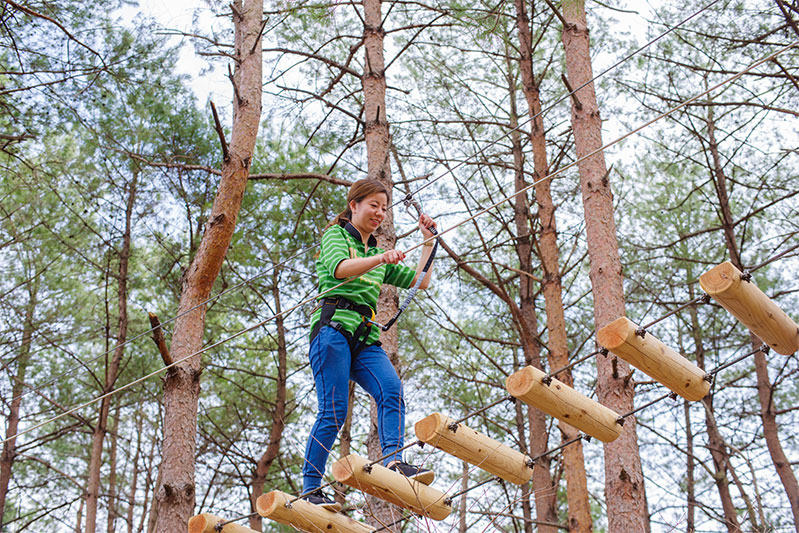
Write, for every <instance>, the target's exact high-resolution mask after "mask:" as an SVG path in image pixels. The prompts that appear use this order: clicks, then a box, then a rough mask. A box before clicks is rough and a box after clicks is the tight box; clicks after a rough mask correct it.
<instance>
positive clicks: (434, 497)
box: [332, 454, 452, 520]
mask: <svg viewBox="0 0 799 533" xmlns="http://www.w3.org/2000/svg"><path fill="white" fill-rule="evenodd" d="M367 465H369V461H368V460H366V459H364V458H363V457H360V456H358V455H356V454H350V455H348V456H346V457H342V458H341V459H339V460H338V461H336V462H335V463H333V468H332V471H333V477H334V478H336V481H338V482H339V483H344V484H345V485H349V486H350V487H353V488H355V489H357V490H360V491H361V492H365V493H367V494H371V495H372V496H375V497H377V498H380V499H381V500H385V501H387V502H389V503H393V504H394V505H398V506H400V507H404V508H406V509H410V510H411V511H413V512H415V513H416V514H419V515H422V516H427V517H430V518H432V519H433V520H444V519H445V518H446V517H448V516H449V514H450V513H451V512H452V507H451V506H449V505H447V504H446V503H445V500H446V495H445V494H444V493H443V492H441V491H439V490H436V489H434V488H432V487H428V486H427V485H424V484H422V483H419V482H418V481H413V480H411V479H409V478H407V477H405V476H403V475H402V474H399V473H397V472H394V471H393V470H389V469H388V468H386V467H384V466H382V465H379V464H375V465H371V466H367Z"/></svg>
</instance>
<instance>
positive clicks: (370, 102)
mask: <svg viewBox="0 0 799 533" xmlns="http://www.w3.org/2000/svg"><path fill="white" fill-rule="evenodd" d="M381 4H382V2H381V0H364V2H363V21H364V27H363V44H364V53H365V57H364V63H365V66H364V73H363V76H362V78H361V85H362V87H363V117H364V137H365V140H366V160H367V168H368V170H367V173H368V177H369V178H371V179H376V180H379V181H380V182H381V183H383V184H384V185H385V186H386V188H387V189H388V191H389V195H388V203H389V205H391V203H392V194H391V190H392V180H391V165H390V164H389V147H390V136H389V130H388V120H387V118H386V73H385V60H384V56H383V38H384V36H385V31H384V30H383V26H382V7H381ZM375 237H376V238H377V244H378V246H380V247H381V248H384V249H386V250H389V249H392V248H394V247H395V245H396V241H397V235H396V232H395V230H394V214H393V211H392V210H391V209H389V210H388V212H387V213H386V217H385V219H384V221H383V224H381V226H380V228H379V229H378V230H377V232H376V233H375ZM397 306H398V301H397V290H396V288H395V287H391V286H387V287H384V288H383V290H382V291H381V293H380V298H379V299H378V305H377V319H378V322H380V323H385V322H387V321H388V320H389V319H390V318H391V317H392V316H394V313H396V311H397ZM380 341H381V342H382V343H383V349H384V350H385V351H386V354H388V357H389V359H390V360H391V363H392V364H393V365H394V368H396V370H397V373H398V374H400V375H401V373H400V364H399V351H398V341H397V328H396V327H394V328H392V329H390V330H388V331H385V332H383V333H382V334H381V335H380ZM369 416H370V419H371V423H370V425H369V428H370V429H369V436H368V437H367V440H366V447H367V451H368V454H369V458H370V459H372V460H375V459H377V458H379V457H380V456H381V455H382V451H381V447H380V439H379V436H378V431H377V409H376V405H375V402H374V400H370V409H369ZM403 430H404V428H402V429H401V431H403ZM366 501H367V506H368V509H369V512H370V513H371V515H372V517H370V518H369V520H367V522H368V523H369V524H371V525H373V526H377V527H382V525H385V524H389V523H391V522H393V521H394V520H396V519H397V518H398V515H396V513H395V512H394V510H393V506H391V505H390V504H388V503H385V502H384V501H382V500H379V499H377V498H374V497H372V496H366ZM397 530H398V528H393V527H392V528H388V529H386V531H397Z"/></svg>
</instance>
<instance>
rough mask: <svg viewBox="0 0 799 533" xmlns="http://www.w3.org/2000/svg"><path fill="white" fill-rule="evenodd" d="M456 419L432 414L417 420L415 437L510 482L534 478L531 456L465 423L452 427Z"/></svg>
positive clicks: (519, 482)
mask: <svg viewBox="0 0 799 533" xmlns="http://www.w3.org/2000/svg"><path fill="white" fill-rule="evenodd" d="M454 422H455V421H454V420H452V419H451V418H448V417H447V416H446V415H443V414H441V413H433V414H432V415H430V416H428V417H426V418H423V419H421V420H419V421H418V422H417V423H416V425H415V426H414V430H415V431H416V437H417V438H418V439H419V440H421V441H422V442H425V443H427V444H429V445H431V446H433V447H435V448H438V449H439V450H442V451H444V452H446V453H448V454H450V455H454V456H455V457H457V458H458V459H461V460H463V461H466V462H467V463H469V464H472V465H474V466H476V467H478V468H480V469H482V470H485V471H486V472H489V473H491V474H494V475H495V476H499V477H501V478H502V479H504V480H506V481H509V482H511V483H515V484H517V485H522V484H524V483H527V482H528V481H530V479H531V478H532V477H533V469H532V468H530V467H528V466H527V461H529V457H527V456H526V455H524V454H523V453H521V452H519V451H517V450H514V449H513V448H511V447H510V446H507V445H505V444H502V443H501V442H498V441H496V440H494V439H492V438H491V437H489V436H487V435H484V434H483V433H480V432H479V431H476V430H474V429H472V428H469V427H467V426H465V425H463V424H457V426H453V424H454ZM451 427H455V429H451Z"/></svg>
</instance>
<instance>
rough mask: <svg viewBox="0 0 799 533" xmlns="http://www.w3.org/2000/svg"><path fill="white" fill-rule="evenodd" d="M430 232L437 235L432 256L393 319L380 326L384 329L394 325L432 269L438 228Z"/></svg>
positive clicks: (436, 248) (431, 229) (436, 246)
mask: <svg viewBox="0 0 799 533" xmlns="http://www.w3.org/2000/svg"><path fill="white" fill-rule="evenodd" d="M429 229H430V232H431V233H432V234H433V235H434V236H436V240H435V241H433V249H432V250H430V257H428V258H427V262H426V263H425V264H424V267H423V268H422V271H421V273H419V276H418V277H417V278H416V283H414V284H413V287H411V290H410V291H409V292H408V295H407V296H406V297H405V301H404V302H402V305H400V306H399V309H397V314H395V315H394V316H393V317H391V320H389V321H388V322H386V323H385V325H383V326H380V328H381V329H382V330H383V331H388V329H389V328H390V327H391V326H393V325H394V322H396V321H397V319H398V318H399V317H400V315H401V314H402V312H403V311H405V310H406V309H407V308H408V306H409V305H410V303H411V300H413V297H414V296H416V293H417V292H418V291H419V286H420V285H421V284H422V280H423V279H424V278H425V276H427V272H428V271H429V270H430V266H431V265H432V264H433V259H435V257H436V250H438V232H437V231H436V228H429Z"/></svg>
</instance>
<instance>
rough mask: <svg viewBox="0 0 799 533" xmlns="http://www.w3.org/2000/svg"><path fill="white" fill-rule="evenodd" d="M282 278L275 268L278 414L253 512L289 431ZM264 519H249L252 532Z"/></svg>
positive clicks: (257, 476)
mask: <svg viewBox="0 0 799 533" xmlns="http://www.w3.org/2000/svg"><path fill="white" fill-rule="evenodd" d="M279 278H280V269H279V268H276V269H275V270H274V271H273V275H272V297H273V298H274V299H275V313H276V314H277V315H278V317H277V319H275V323H276V325H277V383H276V384H275V387H276V390H275V410H274V412H273V413H272V429H271V430H270V432H269V444H268V445H267V447H266V451H264V453H263V455H261V457H260V459H258V463H257V464H256V465H255V472H254V473H253V477H252V483H251V489H250V505H251V509H252V510H253V511H255V509H256V505H255V502H256V501H257V500H258V498H259V497H260V496H261V495H262V494H263V493H264V482H265V481H266V476H267V474H268V473H269V468H270V467H271V466H272V463H273V462H274V460H275V459H276V458H277V455H278V453H279V452H280V442H281V441H282V439H283V430H284V429H285V427H286V421H285V418H284V417H285V416H286V372H287V368H286V367H287V359H288V350H287V349H286V326H285V323H284V321H283V317H282V316H280V313H281V310H280V309H281V308H280V290H279V288H278V280H279ZM262 524H263V519H262V518H261V516H260V515H259V514H257V513H256V514H255V515H254V516H250V529H254V530H256V531H261V529H262Z"/></svg>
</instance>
